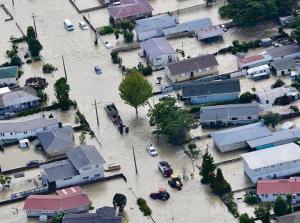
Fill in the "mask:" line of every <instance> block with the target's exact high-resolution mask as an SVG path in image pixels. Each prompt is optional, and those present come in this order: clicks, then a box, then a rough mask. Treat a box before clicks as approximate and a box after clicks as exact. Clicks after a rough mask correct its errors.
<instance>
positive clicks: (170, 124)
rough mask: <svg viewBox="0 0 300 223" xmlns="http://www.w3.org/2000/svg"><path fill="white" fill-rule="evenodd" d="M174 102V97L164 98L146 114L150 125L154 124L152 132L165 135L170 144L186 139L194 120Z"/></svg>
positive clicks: (179, 142)
mask: <svg viewBox="0 0 300 223" xmlns="http://www.w3.org/2000/svg"><path fill="white" fill-rule="evenodd" d="M175 103H176V100H175V99H174V98H170V99H167V100H164V101H162V102H160V103H158V104H156V105H155V106H154V109H152V110H150V111H149V113H148V116H149V117H150V125H151V126H156V129H155V130H154V131H153V134H156V135H158V136H159V135H163V136H166V137H167V139H168V141H169V142H170V143H171V144H175V145H180V144H182V143H184V142H185V141H186V140H187V138H188V136H189V131H190V129H191V125H192V124H193V123H194V121H195V120H194V118H193V117H192V116H191V115H190V114H188V113H187V112H186V111H185V110H184V109H182V108H179V107H178V106H176V105H175Z"/></svg>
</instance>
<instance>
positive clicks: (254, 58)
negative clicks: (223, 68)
mask: <svg viewBox="0 0 300 223" xmlns="http://www.w3.org/2000/svg"><path fill="white" fill-rule="evenodd" d="M262 59H264V57H263V56H262V55H254V56H250V57H243V58H241V59H240V63H241V64H247V63H251V62H254V61H258V60H262Z"/></svg>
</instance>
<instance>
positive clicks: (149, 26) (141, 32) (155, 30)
mask: <svg viewBox="0 0 300 223" xmlns="http://www.w3.org/2000/svg"><path fill="white" fill-rule="evenodd" d="M178 23H179V21H178V17H175V16H170V15H168V14H165V15H159V16H153V17H150V18H145V19H140V20H137V21H136V26H135V31H136V35H137V40H138V41H145V40H147V39H151V38H155V37H162V36H163V35H164V33H163V29H165V28H170V27H174V26H176V25H177V24H178Z"/></svg>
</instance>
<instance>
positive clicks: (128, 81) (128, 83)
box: [119, 70, 152, 116]
mask: <svg viewBox="0 0 300 223" xmlns="http://www.w3.org/2000/svg"><path fill="white" fill-rule="evenodd" d="M119 91H120V96H121V98H122V99H123V100H124V101H125V103H126V104H128V105H130V106H132V107H134V108H135V112H136V116H138V107H140V106H142V105H144V104H145V103H146V102H147V100H148V99H149V98H150V97H151V96H152V86H151V84H150V83H149V82H148V81H147V80H146V79H145V78H144V77H143V75H142V74H141V73H140V72H139V71H138V70H131V71H130V72H129V73H128V74H127V75H126V76H125V78H124V79H123V80H122V82H121V84H120V86H119Z"/></svg>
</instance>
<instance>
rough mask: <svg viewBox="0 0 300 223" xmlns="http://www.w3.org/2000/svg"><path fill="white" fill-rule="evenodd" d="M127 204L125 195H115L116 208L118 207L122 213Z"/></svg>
mask: <svg viewBox="0 0 300 223" xmlns="http://www.w3.org/2000/svg"><path fill="white" fill-rule="evenodd" d="M126 204H127V198H126V196H125V195H124V194H118V193H117V194H115V196H114V198H113V205H114V207H115V208H116V207H118V208H119V211H120V212H122V211H123V210H124V208H125V206H126Z"/></svg>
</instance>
